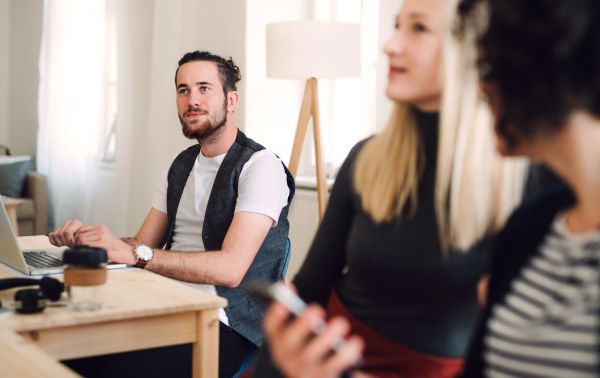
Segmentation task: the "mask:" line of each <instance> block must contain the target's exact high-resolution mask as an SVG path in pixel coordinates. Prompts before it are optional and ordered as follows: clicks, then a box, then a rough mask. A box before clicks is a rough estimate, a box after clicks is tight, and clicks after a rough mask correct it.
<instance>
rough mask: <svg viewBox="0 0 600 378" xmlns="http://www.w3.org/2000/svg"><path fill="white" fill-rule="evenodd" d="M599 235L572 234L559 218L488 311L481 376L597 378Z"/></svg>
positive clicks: (599, 375) (599, 292) (599, 288)
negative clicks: (502, 297)
mask: <svg viewBox="0 0 600 378" xmlns="http://www.w3.org/2000/svg"><path fill="white" fill-rule="evenodd" d="M599 260H600V230H594V231H592V232H589V233H586V234H578V235H573V234H571V233H570V232H569V231H568V230H567V228H566V225H565V221H564V216H563V215H561V214H559V215H557V217H556V219H555V220H554V222H553V224H552V226H551V230H550V232H549V234H548V235H546V238H545V239H544V242H543V244H542V245H541V246H540V247H539V250H538V252H537V253H536V254H535V255H534V256H533V257H532V258H531V259H530V260H529V261H528V264H527V265H525V266H524V267H523V268H522V269H521V272H520V274H519V275H518V276H517V278H515V279H514V280H513V281H512V282H511V289H510V290H509V292H508V294H507V295H506V297H505V298H504V301H502V302H499V303H498V304H496V305H495V306H494V307H493V308H492V313H491V316H490V318H489V321H488V334H487V336H486V337H485V339H484V343H485V351H484V359H485V362H486V365H487V367H486V370H485V375H486V376H487V377H492V378H496V377H498V378H504V377H527V378H534V377H557V378H565V377H569V378H570V377H600V373H599V367H600V364H599V362H600V359H599V356H598V347H599V342H600V338H599V335H598V327H599V325H600V322H599V311H598V309H599V308H600V306H599V303H600V300H599V294H600V283H599V278H600V276H599V274H598V267H599V266H600V264H599Z"/></svg>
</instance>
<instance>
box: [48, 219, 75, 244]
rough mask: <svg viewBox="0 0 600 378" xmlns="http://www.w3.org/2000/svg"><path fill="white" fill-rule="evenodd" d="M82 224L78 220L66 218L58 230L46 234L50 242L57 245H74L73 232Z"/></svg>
mask: <svg viewBox="0 0 600 378" xmlns="http://www.w3.org/2000/svg"><path fill="white" fill-rule="evenodd" d="M82 226H83V224H82V223H81V222H80V221H78V220H74V221H71V220H68V221H66V222H65V224H64V225H62V227H60V228H59V229H58V230H56V231H54V232H51V233H50V234H48V239H50V243H52V244H53V245H55V246H57V247H74V246H75V245H76V243H75V239H74V237H75V233H76V232H77V230H79V229H80V228H81V227H82Z"/></svg>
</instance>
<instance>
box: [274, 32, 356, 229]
mask: <svg viewBox="0 0 600 378" xmlns="http://www.w3.org/2000/svg"><path fill="white" fill-rule="evenodd" d="M267 77H269V78H277V79H305V80H306V88H305V90H304V99H303V100H302V108H301V109H300V118H299V119H298V127H297V128H296V137H295V139H294V146H293V148H292V157H291V158H290V164H289V170H290V172H291V173H292V175H293V176H294V177H296V172H297V170H298V163H299V162H300V153H301V152H302V145H303V144H304V137H305V136H306V130H307V128H308V122H309V120H310V117H311V116H312V117H313V131H314V137H315V155H316V156H315V158H316V165H317V195H318V199H319V221H320V220H321V219H322V218H323V213H324V212H325V207H326V205H327V178H326V174H325V159H324V157H323V147H322V144H321V132H320V120H319V95H318V80H317V78H319V79H340V78H346V77H360V25H359V24H353V23H348V22H340V21H294V22H279V23H274V24H268V25H267Z"/></svg>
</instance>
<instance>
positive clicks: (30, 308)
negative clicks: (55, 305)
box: [0, 277, 65, 314]
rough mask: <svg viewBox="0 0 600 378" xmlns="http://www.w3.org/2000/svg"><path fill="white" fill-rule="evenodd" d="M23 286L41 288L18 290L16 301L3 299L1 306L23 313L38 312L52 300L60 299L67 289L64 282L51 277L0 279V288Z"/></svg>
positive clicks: (0, 302)
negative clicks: (39, 278)
mask: <svg viewBox="0 0 600 378" xmlns="http://www.w3.org/2000/svg"><path fill="white" fill-rule="evenodd" d="M23 286H39V288H38V289H23V290H19V291H17V292H16V293H15V300H14V302H11V301H6V300H2V301H0V308H6V309H9V310H16V311H17V312H18V313H21V314H37V313H40V312H42V311H44V309H45V308H46V306H47V305H48V304H49V303H50V302H56V301H58V300H59V299H60V295H61V294H62V292H63V291H64V290H65V286H64V284H63V283H62V282H60V281H59V280H57V279H55V278H51V277H42V279H41V280H36V279H32V278H5V279H0V290H7V289H12V288H15V287H23Z"/></svg>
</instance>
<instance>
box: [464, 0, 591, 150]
mask: <svg viewBox="0 0 600 378" xmlns="http://www.w3.org/2000/svg"><path fill="white" fill-rule="evenodd" d="M458 12H459V16H460V19H459V24H458V25H459V28H458V31H459V36H464V33H465V31H466V30H467V28H469V30H472V29H470V28H475V29H474V30H480V31H481V32H480V33H479V35H478V36H477V48H478V68H479V73H480V78H481V80H482V82H483V83H485V84H490V85H491V86H492V87H494V88H495V89H497V90H498V93H499V95H500V112H501V114H499V115H498V121H497V126H496V127H497V131H498V133H500V134H501V135H502V136H504V137H506V138H507V140H508V141H509V143H511V144H512V145H513V146H514V144H515V142H516V140H515V138H514V137H511V132H510V130H511V128H515V129H516V130H518V131H520V132H521V133H523V134H525V135H529V136H532V135H535V134H536V133H538V132H540V131H554V130H559V129H560V128H561V127H562V126H564V125H565V122H566V121H567V119H568V117H569V115H570V114H571V113H572V112H573V111H574V110H576V109H582V110H586V111H588V112H590V113H591V114H593V115H594V116H595V117H599V118H600V22H598V20H600V1H598V0H462V1H461V3H460V5H459V10H458Z"/></svg>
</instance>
